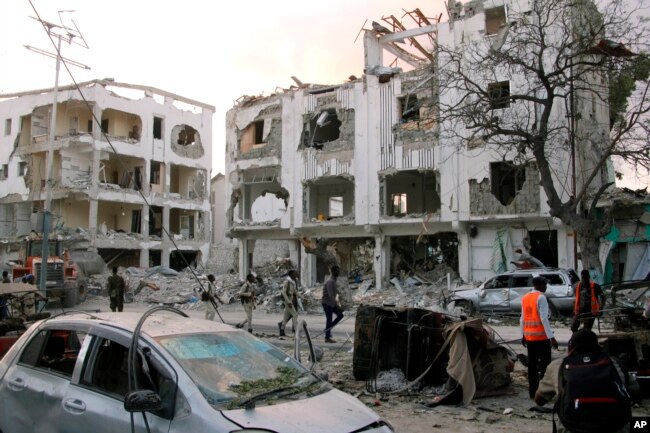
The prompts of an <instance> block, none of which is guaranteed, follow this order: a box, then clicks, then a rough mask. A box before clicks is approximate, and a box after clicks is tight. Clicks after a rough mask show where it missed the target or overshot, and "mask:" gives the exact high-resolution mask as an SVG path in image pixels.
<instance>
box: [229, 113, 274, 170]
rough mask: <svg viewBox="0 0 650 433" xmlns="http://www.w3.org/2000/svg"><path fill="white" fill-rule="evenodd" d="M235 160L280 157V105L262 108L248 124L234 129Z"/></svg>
mask: <svg viewBox="0 0 650 433" xmlns="http://www.w3.org/2000/svg"><path fill="white" fill-rule="evenodd" d="M251 109H252V108H251ZM236 134H237V159H252V158H266V157H272V156H274V157H277V158H281V157H282V105H281V104H274V105H270V106H266V107H264V108H262V109H261V110H260V111H259V113H258V114H257V115H256V116H253V119H252V121H251V122H250V123H248V124H247V125H246V126H244V127H243V128H242V129H239V128H237V129H236Z"/></svg>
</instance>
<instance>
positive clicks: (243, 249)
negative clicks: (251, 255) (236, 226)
mask: <svg viewBox="0 0 650 433" xmlns="http://www.w3.org/2000/svg"><path fill="white" fill-rule="evenodd" d="M237 242H238V243H239V278H241V279H242V280H243V279H244V278H246V275H248V272H249V266H248V239H237Z"/></svg>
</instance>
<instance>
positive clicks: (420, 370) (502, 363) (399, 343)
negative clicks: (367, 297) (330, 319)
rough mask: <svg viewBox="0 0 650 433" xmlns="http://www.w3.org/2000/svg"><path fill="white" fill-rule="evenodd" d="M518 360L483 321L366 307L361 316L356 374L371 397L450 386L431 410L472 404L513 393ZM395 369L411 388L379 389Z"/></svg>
mask: <svg viewBox="0 0 650 433" xmlns="http://www.w3.org/2000/svg"><path fill="white" fill-rule="evenodd" d="M515 360H516V354H515V353H514V352H513V351H511V350H508V349H507V348H505V347H504V346H501V345H499V344H497V343H496V342H495V340H494V338H493V334H492V332H491V331H490V330H489V329H488V328H487V327H485V326H484V325H483V323H482V321H481V320H480V319H472V320H463V321H458V320H457V319H455V320H454V318H452V317H451V316H448V315H446V314H443V313H437V312H433V311H429V310H424V309H418V308H405V309H397V308H390V307H375V306H361V307H359V309H358V311H357V318H356V329H355V340H354V358H353V374H354V377H355V378H356V379H357V380H365V381H366V390H367V391H369V392H376V391H384V392H385V391H388V392H391V393H400V392H410V391H417V390H419V389H422V388H424V387H427V386H436V387H439V386H442V385H444V394H443V395H442V396H437V397H436V398H434V399H433V400H432V401H431V402H430V403H429V404H428V405H430V406H434V405H436V404H442V403H447V404H457V403H460V402H463V403H464V404H468V403H469V402H471V401H472V399H473V398H478V397H487V396H494V395H501V394H504V393H508V392H509V391H510V390H511V377H510V373H511V372H512V370H513V368H514V363H515ZM395 369H397V370H398V371H400V372H401V373H403V375H404V379H405V380H406V381H407V382H406V383H405V384H404V385H403V386H401V387H398V388H397V389H394V388H393V389H389V390H386V389H382V388H381V387H380V386H378V383H377V382H378V378H379V377H380V376H381V375H382V374H383V373H385V372H390V371H395Z"/></svg>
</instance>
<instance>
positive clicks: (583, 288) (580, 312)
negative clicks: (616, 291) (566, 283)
mask: <svg viewBox="0 0 650 433" xmlns="http://www.w3.org/2000/svg"><path fill="white" fill-rule="evenodd" d="M603 305H605V294H604V293H603V290H602V289H601V288H600V286H599V285H598V284H596V282H595V281H591V277H590V275H589V271H588V270H587V269H583V270H582V272H580V282H579V283H578V285H577V286H576V300H575V304H574V305H573V322H572V323H571V332H576V331H577V330H578V328H580V323H581V322H582V325H583V326H584V327H585V328H587V329H589V330H591V328H593V326H594V321H595V320H596V317H598V316H599V315H600V310H601V307H602V306H603Z"/></svg>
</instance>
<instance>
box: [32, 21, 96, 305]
mask: <svg viewBox="0 0 650 433" xmlns="http://www.w3.org/2000/svg"><path fill="white" fill-rule="evenodd" d="M64 12H74V11H70V10H65V11H59V21H60V23H61V25H58V24H53V23H51V22H48V21H45V20H42V19H41V18H40V17H38V18H35V17H31V18H33V19H34V20H36V21H38V22H39V23H41V25H42V26H43V29H44V30H45V31H46V33H47V34H48V36H49V38H50V40H51V41H52V43H54V39H56V40H57V42H56V53H50V52H48V51H45V50H41V49H39V48H35V47H32V46H29V45H25V48H27V49H28V50H30V51H34V52H36V53H38V54H41V55H44V56H47V57H51V58H55V59H56V73H55V76H54V96H53V100H52V110H51V112H50V131H49V134H48V145H47V159H46V164H45V179H46V181H45V209H44V211H43V243H42V255H41V270H40V275H39V283H38V287H39V290H41V291H42V292H44V293H45V291H46V289H47V263H48V256H49V237H50V231H51V225H52V183H53V182H52V165H53V162H54V141H55V140H56V114H57V113H56V112H57V105H58V102H59V101H58V98H59V71H60V69H61V62H65V63H66V64H70V65H72V66H77V67H79V68H83V69H88V70H89V69H90V67H89V66H86V65H83V64H81V63H78V62H75V61H73V60H70V59H66V58H64V57H62V56H61V41H65V42H67V43H68V44H72V43H73V39H74V40H75V41H74V43H75V44H77V45H79V46H82V47H84V48H86V49H88V44H87V43H86V40H85V39H84V37H83V36H82V35H81V32H80V31H79V28H78V27H77V25H76V23H75V22H74V20H72V24H73V25H74V29H73V28H71V27H68V26H66V25H64V24H63V19H62V18H61V13H64ZM75 38H76V39H75ZM76 40H79V41H80V42H76Z"/></svg>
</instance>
